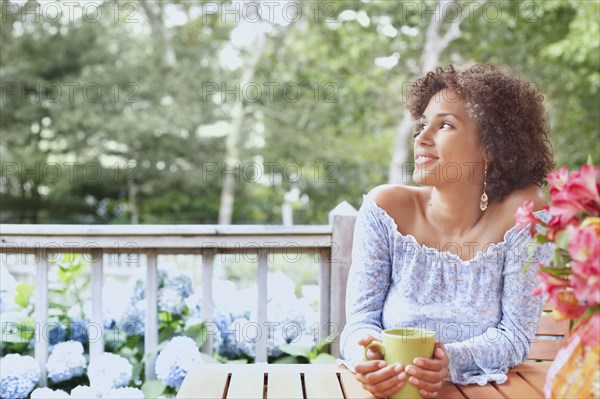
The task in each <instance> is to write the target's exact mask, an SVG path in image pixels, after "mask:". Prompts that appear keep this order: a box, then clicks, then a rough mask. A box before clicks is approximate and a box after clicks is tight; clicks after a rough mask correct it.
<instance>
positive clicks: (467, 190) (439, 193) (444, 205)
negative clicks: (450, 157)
mask: <svg viewBox="0 0 600 399" xmlns="http://www.w3.org/2000/svg"><path fill="white" fill-rule="evenodd" d="M481 194H482V192H481V189H480V188H477V187H476V186H473V185H469V187H451V188H444V189H437V188H433V189H432V191H431V206H428V207H427V211H426V214H427V217H428V219H429V220H430V221H431V222H432V224H433V225H434V226H435V228H436V230H438V232H439V233H441V234H443V235H444V236H446V237H454V238H457V237H461V236H463V235H464V233H466V232H467V231H469V230H470V229H471V228H473V226H475V225H476V224H477V222H479V220H480V219H481V218H482V217H483V215H484V212H482V211H481V209H480V208H479V202H480V198H481Z"/></svg>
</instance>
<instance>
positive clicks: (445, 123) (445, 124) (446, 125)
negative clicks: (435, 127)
mask: <svg viewBox="0 0 600 399" xmlns="http://www.w3.org/2000/svg"><path fill="white" fill-rule="evenodd" d="M444 127H449V128H453V127H454V126H452V125H451V124H449V123H448V122H444V123H442V126H440V128H444Z"/></svg>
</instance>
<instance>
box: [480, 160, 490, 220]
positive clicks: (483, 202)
mask: <svg viewBox="0 0 600 399" xmlns="http://www.w3.org/2000/svg"><path fill="white" fill-rule="evenodd" d="M486 187H487V159H486V161H485V166H484V168H483V194H481V200H480V201H479V209H481V212H483V211H485V210H486V209H487V207H488V196H487V194H486V192H485V189H486Z"/></svg>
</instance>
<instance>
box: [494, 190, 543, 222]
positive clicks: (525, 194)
mask: <svg viewBox="0 0 600 399" xmlns="http://www.w3.org/2000/svg"><path fill="white" fill-rule="evenodd" d="M525 201H533V210H534V211H539V210H542V209H544V206H546V205H547V201H546V198H545V196H544V192H543V191H542V190H541V189H540V188H539V187H538V186H536V185H533V184H532V185H530V186H527V187H524V188H522V189H518V190H515V191H513V192H511V193H510V194H508V195H507V196H506V197H505V198H504V199H503V200H502V202H500V204H499V207H498V211H499V212H498V214H496V216H495V217H494V219H496V221H502V224H503V226H504V228H505V229H509V228H511V227H512V226H514V225H515V214H516V213H517V209H519V207H520V206H521V205H523V203H524V202H525Z"/></svg>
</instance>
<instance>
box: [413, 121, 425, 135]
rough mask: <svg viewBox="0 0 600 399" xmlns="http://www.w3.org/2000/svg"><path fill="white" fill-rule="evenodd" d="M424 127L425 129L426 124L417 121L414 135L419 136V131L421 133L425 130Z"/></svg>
mask: <svg viewBox="0 0 600 399" xmlns="http://www.w3.org/2000/svg"><path fill="white" fill-rule="evenodd" d="M423 129H425V124H424V123H417V124H416V125H415V130H414V133H413V137H417V136H418V135H419V133H421V132H422V131H423Z"/></svg>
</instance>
